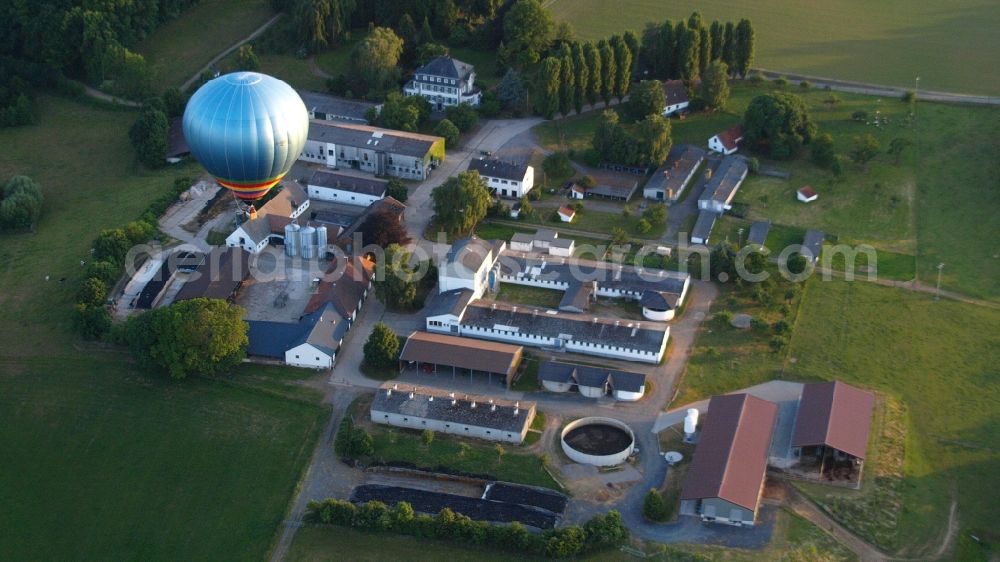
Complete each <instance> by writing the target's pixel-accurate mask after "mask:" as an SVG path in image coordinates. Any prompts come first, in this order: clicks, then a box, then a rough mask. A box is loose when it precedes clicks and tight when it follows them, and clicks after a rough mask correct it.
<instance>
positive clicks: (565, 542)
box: [306, 499, 629, 558]
mask: <svg viewBox="0 0 1000 562" xmlns="http://www.w3.org/2000/svg"><path fill="white" fill-rule="evenodd" d="M306 520H307V521H309V522H311V523H318V524H325V525H340V526H342V527H354V528H357V529H363V530H367V531H382V532H385V531H391V532H396V533H401V534H404V535H410V536H413V537H418V538H432V539H441V540H450V541H455V542H460V543H462V544H467V545H468V544H471V545H476V546H481V547H490V548H495V549H500V550H504V551H508V552H515V553H524V554H532V555H544V556H548V557H550V558H567V557H571V556H577V555H581V554H587V553H591V552H596V551H599V550H604V549H607V548H612V547H616V546H620V545H622V544H624V543H625V542H626V541H628V538H629V533H628V529H626V528H625V525H624V524H623V523H622V518H621V514H619V513H618V512H617V511H609V512H608V513H607V514H606V515H600V514H599V515H595V516H594V517H592V518H591V519H590V520H589V521H587V522H586V523H585V524H584V525H583V526H582V527H581V526H579V525H571V526H569V527H562V528H559V529H549V530H546V531H544V532H541V533H530V532H528V529H527V528H526V527H525V526H524V525H522V524H520V523H516V522H515V523H511V524H510V525H498V524H492V523H487V522H485V521H473V520H472V519H470V518H469V517H466V516H465V515H462V514H460V513H455V512H454V511H452V510H450V509H448V508H444V509H442V510H441V511H440V513H438V514H437V515H435V516H431V515H424V514H415V513H414V511H413V507H412V506H411V505H410V504H409V503H407V502H399V503H397V504H396V505H395V506H393V507H392V508H390V507H388V506H387V505H385V504H384V503H382V502H380V501H370V502H367V503H363V504H361V505H355V504H353V503H351V502H349V501H343V500H336V499H327V500H323V501H316V500H313V501H310V502H309V505H308V507H307V512H306Z"/></svg>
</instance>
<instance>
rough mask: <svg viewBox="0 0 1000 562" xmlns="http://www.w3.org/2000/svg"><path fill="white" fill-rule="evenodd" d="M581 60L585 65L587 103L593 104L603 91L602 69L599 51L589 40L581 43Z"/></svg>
mask: <svg viewBox="0 0 1000 562" xmlns="http://www.w3.org/2000/svg"><path fill="white" fill-rule="evenodd" d="M583 60H584V64H585V65H586V67H587V71H588V72H587V92H586V97H587V103H589V104H590V105H594V104H595V103H597V100H598V99H600V97H601V92H602V91H603V84H604V82H603V78H602V77H603V75H604V70H603V68H602V66H601V62H602V60H601V53H600V52H598V50H597V47H595V46H594V44H593V43H590V42H589V41H588V42H587V43H584V44H583Z"/></svg>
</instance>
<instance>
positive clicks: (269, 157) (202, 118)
mask: <svg viewBox="0 0 1000 562" xmlns="http://www.w3.org/2000/svg"><path fill="white" fill-rule="evenodd" d="M308 133H309V112H308V111H307V110H306V106H305V104H303V103H302V99H301V98H300V97H299V95H298V94H297V93H296V92H295V90H294V89H292V87H291V86H289V85H288V84H286V83H284V82H282V81H281V80H278V79H277V78H273V77H271V76H267V75H265V74H259V73H257V72H234V73H231V74H226V75H224V76H220V77H218V78H215V79H214V80H210V81H208V82H206V83H205V84H204V85H203V86H202V87H201V88H199V89H198V91H197V92H195V93H194V95H193V96H191V100H190V101H188V104H187V108H186V109H185V110H184V138H185V139H186V140H187V143H188V146H190V147H191V154H192V155H194V157H195V158H196V159H197V160H198V161H199V162H201V165H202V166H204V167H205V169H206V170H208V172H209V173H210V174H212V175H213V176H215V179H216V181H218V182H219V184H220V185H222V186H223V187H226V188H228V189H230V190H232V191H233V192H234V193H235V194H236V196H237V197H239V198H241V199H259V198H260V197H263V196H264V194H266V193H267V192H268V190H269V189H271V188H272V187H273V186H274V185H275V184H277V183H278V182H279V181H281V178H282V177H284V175H285V174H286V173H288V170H289V169H291V167H292V164H294V163H295V160H296V159H297V158H298V157H299V153H301V152H302V148H303V147H304V146H305V142H306V137H307V135H308Z"/></svg>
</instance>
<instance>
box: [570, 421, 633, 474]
mask: <svg viewBox="0 0 1000 562" xmlns="http://www.w3.org/2000/svg"><path fill="white" fill-rule="evenodd" d="M561 437H562V439H561V441H562V449H563V452H564V453H566V456H567V457H569V458H570V459H572V460H574V461H576V462H578V463H582V464H592V465H594V466H614V465H616V464H621V463H623V462H625V459H627V458H628V457H629V455H631V454H632V451H633V449H635V434H634V433H632V429H631V428H629V426H627V425H625V423H623V422H620V421H618V420H616V419H612V418H598V417H591V418H581V419H578V420H576V421H574V422H571V423H569V424H567V425H566V427H565V428H563V430H562V435H561Z"/></svg>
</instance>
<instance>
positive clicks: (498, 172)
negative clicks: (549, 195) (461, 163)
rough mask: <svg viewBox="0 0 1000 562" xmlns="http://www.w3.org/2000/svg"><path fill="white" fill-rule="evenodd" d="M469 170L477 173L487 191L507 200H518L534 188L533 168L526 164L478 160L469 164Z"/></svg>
mask: <svg viewBox="0 0 1000 562" xmlns="http://www.w3.org/2000/svg"><path fill="white" fill-rule="evenodd" d="M469 170H475V171H477V172H479V175H480V176H481V177H482V178H483V181H484V182H486V188H487V189H489V190H490V191H493V192H494V193H496V194H497V195H498V196H500V197H504V198H507V199H520V198H521V197H523V196H524V195H526V194H527V193H528V192H529V191H531V188H532V187H534V186H535V168H533V167H532V166H528V165H526V164H516V163H514V162H504V161H503V160H495V159H490V160H487V159H484V158H479V159H476V160H472V161H471V162H469Z"/></svg>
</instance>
